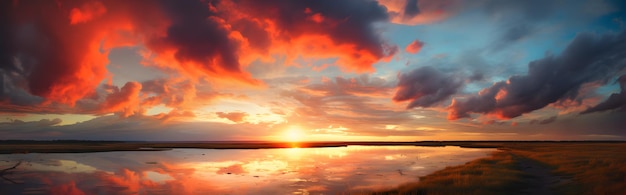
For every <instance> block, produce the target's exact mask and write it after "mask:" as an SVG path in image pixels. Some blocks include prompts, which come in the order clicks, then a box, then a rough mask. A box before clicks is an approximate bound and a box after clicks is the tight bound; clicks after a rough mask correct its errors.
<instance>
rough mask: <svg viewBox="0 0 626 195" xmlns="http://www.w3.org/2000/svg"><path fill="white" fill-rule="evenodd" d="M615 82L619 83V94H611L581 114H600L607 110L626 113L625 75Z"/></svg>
mask: <svg viewBox="0 0 626 195" xmlns="http://www.w3.org/2000/svg"><path fill="white" fill-rule="evenodd" d="M616 82H619V86H620V89H621V91H620V93H613V94H611V96H609V98H608V99H606V100H604V101H603V102H600V103H599V104H598V105H595V106H593V107H591V108H588V109H587V110H585V111H583V112H581V114H588V113H592V112H602V111H607V110H621V111H626V75H622V76H620V77H619V78H618V79H617V81H616Z"/></svg>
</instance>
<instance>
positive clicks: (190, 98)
mask: <svg viewBox="0 0 626 195" xmlns="http://www.w3.org/2000/svg"><path fill="white" fill-rule="evenodd" d="M0 4H2V5H0V87H1V88H0V89H1V91H0V139H33V140H57V139H86V140H146V141H151V140H152V141H157V140H158V141H183V140H186V141H216V140H264V141H354V140H362V141H419V140H626V28H625V24H624V22H625V20H626V12H625V11H626V3H624V2H623V1H620V0H578V1H577V0H567V1H565V0H562V1H561V0H549V1H545V0H525V1H514V0H511V1H508V0H504V1H503V0H476V1H462V0H378V1H375V0H341V1H336V0H315V1H314V0H263V1H256V0H214V1H211V0H206V1H204V0H178V1H168V0H154V1H153V0H135V1H123V0H108V1H104V0H102V1H99V0H72V1H63V0H57V1H35V0H13V1H2V3H0Z"/></svg>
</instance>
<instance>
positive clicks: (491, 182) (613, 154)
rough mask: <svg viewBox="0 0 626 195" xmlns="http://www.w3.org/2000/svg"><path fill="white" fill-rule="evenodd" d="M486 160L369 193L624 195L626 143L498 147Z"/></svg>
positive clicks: (531, 144) (522, 144)
mask: <svg viewBox="0 0 626 195" xmlns="http://www.w3.org/2000/svg"><path fill="white" fill-rule="evenodd" d="M497 147H498V148H499V149H500V151H498V152H495V153H493V154H492V155H491V156H490V157H486V158H482V159H478V160H474V161H471V162H468V163H466V164H464V165H460V166H455V167H447V168H445V169H443V170H440V171H437V172H434V173H432V174H430V175H427V176H424V177H420V178H419V179H420V181H419V182H414V183H409V184H404V185H400V186H399V187H397V188H394V189H389V190H384V191H379V192H375V193H373V194H385V195H386V194H529V193H531V192H530V191H532V190H530V191H529V189H532V188H535V187H538V186H537V185H547V186H545V187H547V188H548V189H550V190H551V191H550V194H626V143H584V142H582V143H559V142H554V143H501V144H498V146H497ZM522 161H532V162H534V163H538V164H539V165H541V166H544V167H547V168H548V169H547V170H548V172H547V174H549V175H550V177H555V178H558V179H557V181H554V182H551V183H547V184H541V183H537V182H536V181H537V179H538V178H537V176H533V175H531V174H528V173H526V172H525V171H524V167H522V166H521V162H522Z"/></svg>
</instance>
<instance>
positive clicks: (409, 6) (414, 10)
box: [403, 0, 420, 19]
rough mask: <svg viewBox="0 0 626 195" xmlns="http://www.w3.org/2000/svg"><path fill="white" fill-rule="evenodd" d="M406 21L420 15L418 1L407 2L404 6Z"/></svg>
mask: <svg viewBox="0 0 626 195" xmlns="http://www.w3.org/2000/svg"><path fill="white" fill-rule="evenodd" d="M403 13H404V16H403V17H404V19H409V18H413V17H415V16H416V15H417V14H419V13H420V9H419V7H418V6H417V0H407V1H406V4H405V5H404V12H403Z"/></svg>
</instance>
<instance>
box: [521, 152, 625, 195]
mask: <svg viewBox="0 0 626 195" xmlns="http://www.w3.org/2000/svg"><path fill="white" fill-rule="evenodd" d="M512 151H513V152H515V153H517V154H520V155H523V156H525V157H528V158H531V159H534V160H536V161H539V162H542V163H544V164H546V165H549V166H550V167H552V168H553V169H552V170H553V172H552V173H553V174H556V175H559V176H562V177H563V178H564V181H562V182H560V183H557V184H555V187H556V192H557V193H559V194H626V144H624V143H614V144H594V143H589V144H560V145H557V144H542V145H534V146H527V147H525V148H519V147H516V148H514V149H513V150H512Z"/></svg>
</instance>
